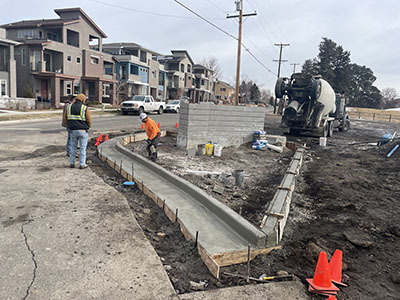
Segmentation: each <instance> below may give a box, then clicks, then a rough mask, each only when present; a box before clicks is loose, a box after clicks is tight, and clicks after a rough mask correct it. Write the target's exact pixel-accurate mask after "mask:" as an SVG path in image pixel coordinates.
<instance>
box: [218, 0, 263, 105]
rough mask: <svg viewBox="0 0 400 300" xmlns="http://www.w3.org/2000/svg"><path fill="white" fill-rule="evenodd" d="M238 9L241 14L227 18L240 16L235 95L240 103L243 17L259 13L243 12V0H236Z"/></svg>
mask: <svg viewBox="0 0 400 300" xmlns="http://www.w3.org/2000/svg"><path fill="white" fill-rule="evenodd" d="M235 4H236V11H238V12H239V15H232V16H229V15H228V16H226V18H227V19H229V18H239V37H238V54H237V64H236V95H235V104H236V105H238V104H239V86H240V57H241V54H242V25H243V17H249V16H255V15H257V13H256V12H254V13H248V14H244V13H243V0H236V1H235Z"/></svg>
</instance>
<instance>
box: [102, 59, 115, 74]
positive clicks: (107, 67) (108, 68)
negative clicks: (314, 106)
mask: <svg viewBox="0 0 400 300" xmlns="http://www.w3.org/2000/svg"><path fill="white" fill-rule="evenodd" d="M112 73H113V64H112V63H109V62H104V74H106V75H112Z"/></svg>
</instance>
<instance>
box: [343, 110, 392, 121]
mask: <svg viewBox="0 0 400 300" xmlns="http://www.w3.org/2000/svg"><path fill="white" fill-rule="evenodd" d="M348 114H349V116H350V118H351V119H353V120H356V119H359V120H371V121H381V122H389V123H400V112H397V111H394V112H389V111H388V112H386V111H385V112H380V111H378V112H369V111H368V112H365V111H350V112H348Z"/></svg>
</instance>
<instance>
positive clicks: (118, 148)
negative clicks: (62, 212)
mask: <svg viewBox="0 0 400 300" xmlns="http://www.w3.org/2000/svg"><path fill="white" fill-rule="evenodd" d="M163 135H165V132H163ZM145 138H147V137H146V135H145V134H136V135H135V136H123V137H117V138H114V139H111V140H108V141H106V142H104V143H103V144H101V145H100V146H99V147H98V153H99V156H100V158H101V159H102V160H103V161H106V162H107V163H108V165H110V166H111V167H113V168H114V169H115V170H116V171H117V172H119V173H120V174H121V175H122V176H123V177H125V178H127V179H128V180H134V181H135V182H136V185H137V186H138V187H139V188H140V189H141V190H142V191H143V192H144V193H145V194H146V195H148V196H149V197H151V198H152V199H153V200H154V201H155V202H156V203H157V204H158V205H159V206H160V207H162V208H163V210H164V212H165V214H166V215H167V216H168V217H169V218H170V220H171V221H172V222H175V221H176V222H178V223H179V225H180V227H181V230H182V232H183V234H184V235H185V237H186V238H187V239H193V240H195V238H196V236H198V243H197V248H198V251H199V254H200V256H201V258H202V259H203V261H204V263H205V264H206V265H207V267H208V268H209V270H210V271H211V273H212V274H213V275H214V276H216V277H217V278H218V277H219V269H220V267H221V266H228V265H232V264H237V263H242V262H245V261H247V256H248V246H249V245H250V248H251V251H250V257H251V259H252V258H254V257H255V256H256V255H258V254H261V253H269V252H270V251H271V250H272V249H274V247H270V248H266V241H267V238H266V234H265V233H264V232H263V231H262V230H260V229H258V228H256V227H255V226H253V225H252V224H250V223H249V222H248V221H247V220H245V219H244V218H243V217H241V216H240V215H239V214H237V213H236V212H234V211H233V210H231V209H230V208H228V207H227V206H225V205H223V204H221V203H220V202H219V201H218V200H216V199H214V198H213V197H211V196H210V195H208V194H207V193H206V192H204V191H203V190H201V189H200V188H198V187H196V186H195V185H193V184H191V183H190V182H187V181H186V180H184V179H182V178H180V177H179V176H177V175H175V174H173V173H171V172H169V171H167V170H165V169H163V168H162V167H160V166H159V165H157V164H155V163H153V162H151V161H150V160H148V159H146V158H144V157H142V156H140V155H138V154H136V153H133V152H131V151H130V150H128V149H127V148H125V147H124V145H126V144H128V143H131V142H135V141H140V140H144V139H145Z"/></svg>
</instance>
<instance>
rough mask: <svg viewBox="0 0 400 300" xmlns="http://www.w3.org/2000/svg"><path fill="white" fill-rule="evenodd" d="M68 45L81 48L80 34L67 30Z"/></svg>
mask: <svg viewBox="0 0 400 300" xmlns="http://www.w3.org/2000/svg"><path fill="white" fill-rule="evenodd" d="M67 44H68V45H71V46H74V47H79V33H78V32H76V31H73V30H70V29H67Z"/></svg>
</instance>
